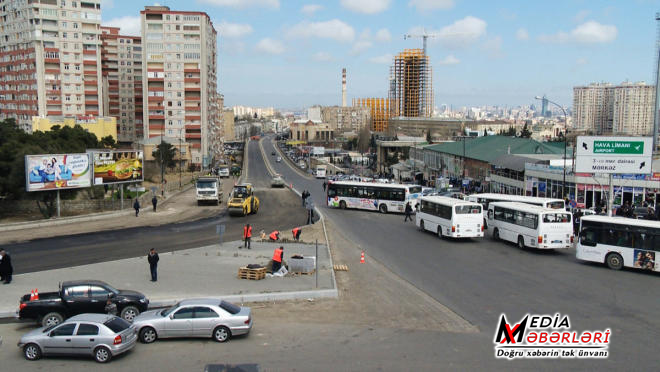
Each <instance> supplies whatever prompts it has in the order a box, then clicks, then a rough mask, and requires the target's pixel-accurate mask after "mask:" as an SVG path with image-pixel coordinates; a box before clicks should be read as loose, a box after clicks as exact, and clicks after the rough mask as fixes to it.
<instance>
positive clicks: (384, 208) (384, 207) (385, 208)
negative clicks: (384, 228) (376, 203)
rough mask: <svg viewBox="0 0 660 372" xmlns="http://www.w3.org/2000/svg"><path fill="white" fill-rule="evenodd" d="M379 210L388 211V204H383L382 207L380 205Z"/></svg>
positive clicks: (381, 211)
mask: <svg viewBox="0 0 660 372" xmlns="http://www.w3.org/2000/svg"><path fill="white" fill-rule="evenodd" d="M378 211H379V212H380V213H383V214H384V213H387V205H385V204H381V205H380V207H378Z"/></svg>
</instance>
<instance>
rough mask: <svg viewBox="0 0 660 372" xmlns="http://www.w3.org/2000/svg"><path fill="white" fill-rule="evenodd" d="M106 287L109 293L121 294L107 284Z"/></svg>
mask: <svg viewBox="0 0 660 372" xmlns="http://www.w3.org/2000/svg"><path fill="white" fill-rule="evenodd" d="M104 287H105V289H107V290H108V291H110V292H112V293H114V294H119V290H118V289H117V288H115V287H113V286H111V285H109V284H105V285H104Z"/></svg>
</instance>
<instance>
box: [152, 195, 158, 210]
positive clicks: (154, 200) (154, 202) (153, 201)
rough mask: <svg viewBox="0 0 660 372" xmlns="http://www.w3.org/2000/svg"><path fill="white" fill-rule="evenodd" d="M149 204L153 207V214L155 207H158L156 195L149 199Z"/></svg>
mask: <svg viewBox="0 0 660 372" xmlns="http://www.w3.org/2000/svg"><path fill="white" fill-rule="evenodd" d="M151 204H153V205H154V212H155V211H156V205H158V198H157V197H156V195H154V197H153V198H151Z"/></svg>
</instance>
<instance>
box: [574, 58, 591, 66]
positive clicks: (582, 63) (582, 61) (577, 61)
mask: <svg viewBox="0 0 660 372" xmlns="http://www.w3.org/2000/svg"><path fill="white" fill-rule="evenodd" d="M587 62H588V61H587V59H586V58H584V57H580V58H578V59H577V60H576V61H575V63H576V64H577V65H586V64H587Z"/></svg>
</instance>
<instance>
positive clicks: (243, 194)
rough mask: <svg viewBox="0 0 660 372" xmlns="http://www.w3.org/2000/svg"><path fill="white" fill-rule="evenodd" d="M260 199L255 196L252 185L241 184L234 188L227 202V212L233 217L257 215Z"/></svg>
mask: <svg viewBox="0 0 660 372" xmlns="http://www.w3.org/2000/svg"><path fill="white" fill-rule="evenodd" d="M258 210H259V198H257V197H256V196H255V195H254V189H253V187H252V184H251V183H241V184H238V185H236V186H234V189H233V190H232V191H231V195H230V196H229V201H228V202H227V211H228V212H229V215H231V216H247V215H248V214H254V213H257V211H258Z"/></svg>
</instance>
